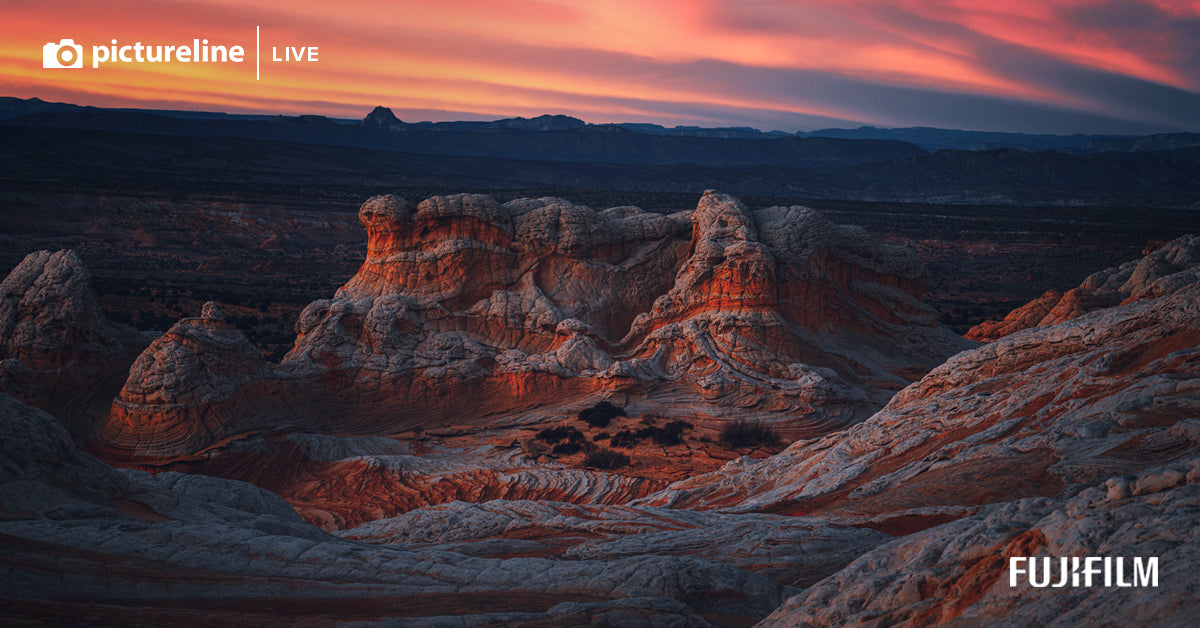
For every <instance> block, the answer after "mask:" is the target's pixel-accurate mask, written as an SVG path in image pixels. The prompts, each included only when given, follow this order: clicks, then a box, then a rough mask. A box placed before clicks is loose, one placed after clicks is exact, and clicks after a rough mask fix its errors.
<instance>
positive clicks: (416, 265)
mask: <svg viewBox="0 0 1200 628" xmlns="http://www.w3.org/2000/svg"><path fill="white" fill-rule="evenodd" d="M359 218H360V220H361V221H362V224H363V226H364V227H365V228H366V231H367V237H368V245H367V259H366V261H365V262H364V263H363V265H362V268H361V269H360V270H359V272H358V273H357V274H356V275H355V276H354V277H353V278H351V279H350V281H349V282H347V283H346V285H344V286H343V287H342V288H341V289H339V290H338V291H337V294H336V295H334V297H333V298H332V299H327V300H321V301H316V302H314V303H312V304H310V305H309V306H308V307H307V308H305V309H304V311H303V313H302V314H301V315H300V320H299V321H297V323H296V334H297V338H296V343H295V346H294V348H293V349H292V351H291V352H289V353H288V354H287V356H285V357H284V358H283V360H282V361H281V362H280V363H278V364H267V363H265V362H263V361H262V359H261V358H259V357H257V356H256V355H255V352H254V351H253V350H250V349H249V348H248V344H249V343H248V342H246V339H245V338H244V337H243V336H242V335H241V334H240V332H238V331H237V330H236V329H233V328H232V327H231V326H229V325H228V324H227V323H225V322H224V321H223V320H222V319H221V317H220V316H219V315H218V314H215V313H212V312H210V313H206V314H203V315H202V316H201V317H199V318H195V319H184V320H183V321H180V322H179V323H178V324H177V325H175V326H174V327H173V328H171V329H170V330H169V331H168V332H167V333H166V334H164V335H163V336H162V337H161V338H159V339H157V340H156V341H155V342H154V343H153V344H152V345H151V346H150V347H149V348H148V349H147V350H146V351H145V352H144V353H143V354H142V355H141V356H139V357H138V359H137V361H136V362H135V363H134V365H133V367H132V369H131V370H130V376H129V379H128V380H127V382H126V384H125V386H124V388H123V389H122V390H121V391H120V394H119V395H118V396H117V398H116V400H115V401H114V403H113V405H112V409H111V412H109V414H108V416H107V418H106V419H105V420H104V421H103V422H102V424H101V425H100V426H99V427H98V429H97V431H96V442H97V443H98V445H97V446H98V447H99V448H100V450H101V451H103V452H105V455H106V456H107V457H110V458H113V459H117V458H124V459H128V460H140V461H148V460H152V459H155V458H163V457H172V456H179V455H184V454H191V453H195V452H197V451H200V450H202V449H204V448H206V447H209V446H212V445H214V444H216V443H217V442H220V441H221V440H223V439H225V438H228V437H230V436H233V435H235V434H238V433H244V432H247V431H250V430H267V429H270V430H278V429H281V428H286V429H291V428H297V429H299V428H304V429H308V430H312V429H316V430H321V431H327V432H353V433H359V434H364V433H371V434H394V433H396V432H400V431H403V430H408V429H412V428H426V429H427V428H431V427H436V426H439V425H443V424H445V423H447V422H451V421H452V422H454V423H455V424H466V425H470V424H472V423H474V424H475V425H476V426H480V425H486V424H487V423H488V422H494V421H495V417H497V416H512V415H519V414H521V413H523V412H527V411H529V410H531V409H537V411H539V412H543V413H544V412H545V409H546V408H547V407H553V406H562V405H571V404H576V405H578V404H583V403H591V402H594V401H595V400H598V399H601V398H608V397H611V396H613V395H620V396H621V397H622V398H624V399H627V400H628V403H633V404H637V405H640V406H642V407H643V408H644V409H647V410H653V411H654V412H655V413H656V414H657V415H658V416H661V417H664V418H686V419H687V420H689V421H693V422H696V423H700V424H705V423H710V424H719V423H721V422H722V421H727V420H729V419H732V418H756V419H759V420H762V421H765V422H768V423H770V424H772V425H775V426H776V427H778V429H779V431H780V432H782V433H784V434H786V435H788V436H792V437H795V436H801V435H815V434H821V433H825V432H828V431H830V430H832V429H836V428H838V427H843V426H846V425H850V424H853V423H856V422H858V421H861V420H862V419H864V418H866V417H867V416H869V415H870V414H871V413H872V412H874V411H875V410H876V409H878V408H879V407H881V406H882V405H883V404H884V403H886V401H887V400H888V398H890V397H891V395H892V394H894V393H895V391H896V390H899V389H900V388H902V387H903V386H905V385H907V384H908V383H909V382H910V381H912V379H913V378H915V377H917V376H919V375H920V374H922V373H924V372H926V371H927V370H929V369H930V368H932V367H934V366H936V365H937V364H939V363H940V362H942V361H943V360H944V359H945V358H946V357H948V356H949V355H951V354H952V353H954V352H956V351H958V350H960V349H963V348H965V347H968V346H970V343H969V342H968V341H965V340H963V339H962V338H959V337H958V336H956V335H955V334H953V333H952V332H950V331H948V330H946V329H945V328H943V327H941V326H939V325H938V324H937V321H936V316H935V315H934V312H933V311H932V310H931V309H930V308H929V307H928V306H927V305H925V304H924V303H922V302H921V300H920V295H921V290H922V288H923V282H924V275H923V270H922V266H921V264H920V262H919V260H918V259H917V258H916V257H915V256H914V255H913V254H912V253H911V252H909V251H907V250H905V249H902V248H899V247H894V246H887V245H882V244H879V243H877V242H875V241H873V240H872V239H871V238H870V237H869V236H868V235H867V234H866V232H864V231H863V230H861V229H858V228H853V227H846V226H839V225H834V224H831V223H830V222H828V221H827V220H825V219H824V218H822V217H821V216H820V215H819V214H818V213H816V212H814V211H812V210H809V209H806V208H803V207H770V208H767V209H762V210H757V211H751V210H749V209H748V208H746V207H745V206H744V205H743V204H742V203H741V202H740V201H738V200H737V199H735V198H733V197H730V196H726V195H722V194H718V193H716V192H712V191H709V192H706V193H705V194H704V196H703V197H702V198H701V199H700V202H699V204H698V206H697V208H696V209H695V210H694V211H689V212H681V213H678V214H673V215H662V214H655V213H649V212H645V211H642V210H640V209H638V208H636V207H614V208H609V209H605V210H603V211H595V210H593V209H591V208H588V207H584V206H580V205H575V204H572V203H570V202H569V201H566V200H563V199H557V198H541V199H521V200H516V201H512V202H509V203H506V204H504V205H500V204H498V203H497V202H496V201H495V200H493V199H492V198H491V197H488V196H482V195H470V194H460V195H454V196H447V197H434V198H430V199H427V200H425V201H422V202H421V203H420V204H418V205H417V206H415V207H414V206H412V205H410V204H409V203H407V202H406V201H404V200H403V199H400V198H397V197H394V196H381V197H375V198H372V199H370V200H368V201H367V202H366V203H364V204H363V206H362V209H361V210H360V211H359Z"/></svg>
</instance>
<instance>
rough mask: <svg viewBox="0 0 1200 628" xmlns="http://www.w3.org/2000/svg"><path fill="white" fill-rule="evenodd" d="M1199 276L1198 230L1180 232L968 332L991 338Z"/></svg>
mask: <svg viewBox="0 0 1200 628" xmlns="http://www.w3.org/2000/svg"><path fill="white" fill-rule="evenodd" d="M1198 279H1200V235H1186V236H1182V237H1180V238H1177V239H1175V240H1173V241H1171V242H1169V243H1167V244H1166V245H1164V246H1163V247H1162V248H1160V249H1158V250H1156V251H1152V252H1150V253H1149V254H1147V255H1145V256H1144V257H1142V258H1141V259H1137V260H1134V261H1131V262H1128V263H1125V264H1122V265H1120V266H1118V267H1116V268H1109V269H1105V270H1102V271H1100V272H1097V273H1094V274H1092V275H1090V276H1089V277H1088V278H1087V279H1085V280H1083V283H1082V284H1080V285H1079V286H1078V287H1077V288H1072V289H1071V290H1068V291H1067V292H1065V293H1062V292H1059V291H1057V290H1050V291H1048V292H1046V293H1045V294H1043V295H1042V296H1041V297H1039V298H1037V299H1034V300H1033V301H1030V302H1029V303H1027V304H1026V305H1024V306H1022V307H1019V308H1017V309H1015V310H1013V311H1012V312H1011V313H1009V315H1008V316H1006V317H1004V320H1001V321H985V322H983V323H980V324H978V325H976V326H975V327H972V328H971V329H970V330H969V331H968V332H967V333H966V336H967V338H970V339H972V340H977V341H979V342H991V341H993V340H996V339H997V338H1000V337H1002V336H1005V335H1007V334H1011V333H1013V332H1016V331H1020V330H1022V329H1027V328H1029V327H1036V326H1038V325H1053V324H1054V323H1061V322H1063V321H1065V320H1070V319H1072V318H1075V317H1077V316H1082V315H1083V314H1086V313H1088V312H1092V311H1095V310H1098V309H1102V308H1106V307H1111V306H1113V305H1117V304H1120V303H1129V302H1132V301H1138V300H1140V299H1148V298H1153V297H1157V296H1162V295H1164V294H1168V293H1171V292H1174V291H1176V290H1178V289H1180V288H1181V287H1184V286H1187V285H1192V284H1195V283H1196V281H1197V280H1198Z"/></svg>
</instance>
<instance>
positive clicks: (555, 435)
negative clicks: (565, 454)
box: [536, 425, 583, 443]
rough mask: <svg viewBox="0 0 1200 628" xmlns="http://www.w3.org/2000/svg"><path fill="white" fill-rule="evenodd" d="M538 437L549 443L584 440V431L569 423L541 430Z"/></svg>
mask: <svg viewBox="0 0 1200 628" xmlns="http://www.w3.org/2000/svg"><path fill="white" fill-rule="evenodd" d="M536 437H537V439H538V440H543V441H546V442H547V443H560V442H562V441H564V440H566V441H580V440H583V432H580V431H579V430H578V429H576V428H574V427H571V426H569V425H558V426H555V427H548V428H546V429H544V430H541V431H539V432H538V433H537V435H536Z"/></svg>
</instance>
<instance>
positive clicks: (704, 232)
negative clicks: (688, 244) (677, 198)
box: [692, 190, 758, 241]
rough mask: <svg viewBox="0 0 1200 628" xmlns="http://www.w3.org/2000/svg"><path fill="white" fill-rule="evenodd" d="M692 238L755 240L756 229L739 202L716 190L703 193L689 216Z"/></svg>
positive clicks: (748, 214) (756, 237)
mask: <svg viewBox="0 0 1200 628" xmlns="http://www.w3.org/2000/svg"><path fill="white" fill-rule="evenodd" d="M692 224H693V225H694V229H695V231H694V235H695V237H697V238H703V239H715V240H721V241H726V240H736V241H745V240H757V239H758V229H757V228H756V227H755V224H754V219H753V218H752V217H751V215H750V212H749V211H748V210H747V209H746V206H745V205H743V204H742V201H740V200H738V199H737V198H736V197H733V196H730V195H728V194H721V193H719V192H717V191H716V190H705V191H704V196H702V197H700V203H699V204H698V205H696V212H695V213H694V214H692Z"/></svg>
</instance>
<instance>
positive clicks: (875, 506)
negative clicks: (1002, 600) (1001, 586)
mask: <svg viewBox="0 0 1200 628" xmlns="http://www.w3.org/2000/svg"><path fill="white" fill-rule="evenodd" d="M1177 278H1178V275H1176V274H1173V275H1169V276H1167V278H1166V282H1165V283H1164V282H1163V280H1162V279H1160V280H1156V282H1155V283H1153V284H1150V285H1157V286H1158V287H1159V288H1161V289H1159V288H1155V289H1154V292H1153V294H1152V295H1151V294H1143V295H1142V298H1140V299H1134V300H1131V302H1129V303H1127V304H1125V305H1120V306H1116V307H1111V308H1107V309H1103V310H1098V311H1095V312H1092V313H1090V314H1086V315H1083V316H1080V317H1077V318H1071V319H1069V320H1067V321H1065V322H1062V323H1059V324H1055V325H1042V326H1039V327H1034V328H1030V329H1027V330H1024V331H1020V332H1016V333H1013V334H1010V335H1007V336H1004V337H1002V338H1000V339H999V340H997V341H995V342H993V343H991V344H988V345H984V346H982V347H979V348H977V349H974V350H970V351H964V352H962V353H960V354H958V355H955V356H954V357H952V358H950V359H949V360H948V361H947V362H946V363H945V364H943V365H941V366H939V367H937V368H936V369H934V370H933V371H931V372H930V373H929V374H928V375H926V376H925V377H924V378H923V379H921V380H920V381H919V382H917V383H914V384H912V385H911V386H909V387H907V388H906V389H904V390H903V391H901V392H900V393H898V394H897V395H896V396H895V397H894V398H893V399H892V400H891V401H890V402H889V403H888V405H887V406H886V407H885V408H884V409H883V410H881V411H880V412H878V413H876V414H875V415H874V416H872V417H870V418H869V419H867V420H865V421H863V422H861V423H859V424H856V425H853V426H851V427H849V428H847V429H845V430H842V431H840V432H836V433H833V434H830V435H827V436H824V437H820V438H813V439H805V440H800V441H797V442H795V443H793V444H792V445H791V446H790V447H789V448H788V449H787V450H785V451H784V452H782V453H780V454H778V455H776V456H773V457H771V458H768V459H765V460H762V461H752V460H749V459H740V460H736V461H733V462H731V463H729V464H727V465H726V466H725V467H724V468H722V469H720V470H718V471H716V472H714V473H710V474H706V475H701V476H698V477H695V478H691V479H688V480H684V481H681V482H677V483H675V484H673V485H671V486H670V487H668V488H667V489H665V490H664V491H661V492H659V493H657V494H655V495H651V496H649V497H647V498H645V499H644V500H642V501H641V502H638V503H642V504H645V505H655V506H673V507H679V508H684V507H690V508H724V509H733V510H740V511H766V512H778V513H786V514H801V513H821V514H833V513H837V514H843V515H854V516H874V517H881V516H882V517H884V518H885V519H886V518H888V517H890V518H891V519H892V523H891V524H887V523H886V522H885V521H884V520H883V519H879V520H878V521H876V524H878V525H880V526H882V528H881V529H888V525H901V524H900V523H899V522H902V521H903V522H905V523H904V524H903V525H904V526H908V528H909V529H911V528H912V527H914V526H916V527H920V526H921V525H931V524H932V523H936V522H939V521H944V520H946V519H948V518H951V519H952V518H956V517H959V516H963V515H964V514H966V512H968V511H965V510H963V508H962V507H964V506H972V505H979V504H987V503H993V502H998V501H1005V500H1008V499H1012V498H1014V497H1026V496H1053V495H1059V494H1061V493H1062V492H1063V491H1064V490H1066V489H1067V488H1068V487H1070V486H1075V485H1079V484H1081V483H1091V482H1097V481H1100V480H1103V479H1104V478H1105V477H1109V476H1110V475H1112V474H1115V473H1126V472H1131V471H1136V470H1139V469H1144V468H1148V467H1151V466H1153V465H1157V464H1164V463H1169V462H1172V461H1174V460H1177V459H1179V458H1180V457H1181V456H1188V455H1195V454H1197V453H1200V369H1197V364H1200V282H1197V281H1194V280H1193V281H1191V282H1176V279H1177ZM922 521H923V522H924V523H923V524H922V523H921V522H922Z"/></svg>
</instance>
